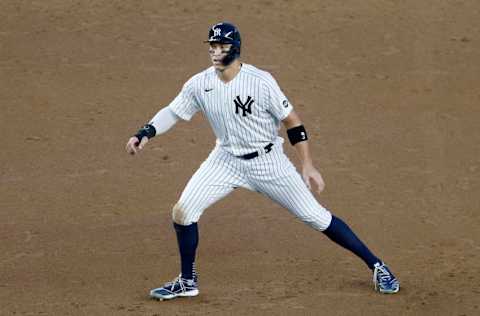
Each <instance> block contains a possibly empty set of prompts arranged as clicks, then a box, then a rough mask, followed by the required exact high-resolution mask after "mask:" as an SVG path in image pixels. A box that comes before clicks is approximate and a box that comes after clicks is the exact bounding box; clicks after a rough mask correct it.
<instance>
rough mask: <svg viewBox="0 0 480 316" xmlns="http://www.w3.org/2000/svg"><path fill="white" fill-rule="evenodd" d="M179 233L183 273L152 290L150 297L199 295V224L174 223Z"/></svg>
mask: <svg viewBox="0 0 480 316" xmlns="http://www.w3.org/2000/svg"><path fill="white" fill-rule="evenodd" d="M173 227H174V228H175V232H176V233H177V241H178V249H179V250H180V261H181V267H182V268H181V270H182V272H181V274H180V275H179V276H178V277H176V278H175V279H174V280H173V281H171V282H167V283H165V284H164V285H163V286H162V287H159V288H156V289H153V290H151V291H150V297H152V298H155V299H158V300H169V299H172V298H175V297H190V296H197V295H198V293H199V291H198V285H197V273H196V271H195V253H196V250H197V246H198V225H197V223H193V224H191V225H187V226H184V225H179V224H177V223H173Z"/></svg>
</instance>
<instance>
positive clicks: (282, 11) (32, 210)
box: [0, 0, 480, 316]
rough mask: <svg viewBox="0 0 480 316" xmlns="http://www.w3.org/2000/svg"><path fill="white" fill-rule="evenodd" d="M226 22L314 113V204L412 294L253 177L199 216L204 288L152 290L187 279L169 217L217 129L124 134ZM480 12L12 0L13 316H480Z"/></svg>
mask: <svg viewBox="0 0 480 316" xmlns="http://www.w3.org/2000/svg"><path fill="white" fill-rule="evenodd" d="M219 20H229V21H232V22H234V23H236V24H237V25H238V26H239V28H240V31H241V32H242V37H243V40H244V42H243V45H244V46H243V51H242V54H243V60H244V61H245V62H247V63H251V64H254V65H257V66H258V67H260V68H263V69H266V70H268V71H270V72H272V73H273V74H274V75H275V77H276V78H277V79H278V81H279V83H280V86H281V87H282V89H283V90H284V92H285V93H286V94H287V95H288V96H289V98H290V100H291V101H292V103H293V104H294V106H295V108H296V109H297V111H298V112H299V113H300V115H301V116H302V117H303V119H304V121H305V124H306V126H307V128H308V129H309V130H310V134H311V136H312V137H311V138H312V141H311V145H312V151H313V154H314V156H315V163H316V165H317V167H319V169H320V171H321V172H322V174H323V175H324V178H325V181H326V191H325V192H324V193H323V194H322V195H321V196H318V198H319V200H320V201H321V202H322V204H324V205H325V206H327V207H328V208H329V209H331V210H332V212H334V213H335V214H337V215H339V216H340V217H343V218H345V219H346V220H347V221H348V222H349V223H350V224H351V226H352V227H353V228H354V229H355V230H356V231H357V232H358V234H359V235H360V236H361V237H362V238H363V239H364V240H365V241H366V243H367V244H368V245H369V246H370V247H371V248H372V250H374V251H375V252H377V253H378V254H379V255H380V256H381V257H382V258H385V259H386V260H387V262H388V263H389V264H390V265H391V267H392V268H393V269H394V271H395V272H396V274H397V276H398V277H399V279H400V281H401V284H402V288H401V292H400V293H399V294H398V295H394V296H385V295H379V294H376V293H374V291H373V290H372V283H371V275H370V272H369V271H368V269H367V268H366V267H365V266H364V265H363V263H362V262H361V261H360V260H358V259H357V258H355V257H354V256H353V255H351V254H349V253H348V252H346V251H345V250H343V249H341V248H340V247H338V246H336V245H335V244H333V243H331V242H329V241H328V240H327V239H326V238H325V237H324V236H323V235H322V234H321V233H318V232H316V231H314V230H312V229H310V228H308V227H307V226H305V225H304V224H302V223H301V222H299V221H298V220H296V219H294V218H293V217H292V216H291V215H290V214H289V213H288V212H287V211H285V210H284V209H282V208H281V207H279V206H276V205H274V204H273V203H271V202H270V201H269V200H267V199H265V198H264V197H262V196H260V195H258V194H254V193H251V192H247V191H239V192H235V193H233V194H232V195H231V196H229V197H227V198H226V199H224V200H222V201H221V202H219V203H218V204H216V205H214V206H213V207H212V208H210V209H208V210H207V211H206V212H205V214H204V216H203V217H202V219H201V221H200V235H201V240H200V247H199V256H198V261H197V264H198V268H199V270H200V290H201V293H200V296H199V297H197V298H194V299H184V300H176V301H171V302H156V301H152V300H149V299H148V297H147V294H148V290H149V289H150V288H152V287H156V286H158V285H160V284H161V283H162V282H164V281H168V280H169V279H171V278H173V277H174V276H175V275H176V274H177V273H178V258H177V249H176V247H177V246H176V240H175V236H174V232H173V229H172V227H171V226H172V224H171V217H170V210H171V208H172V206H173V205H174V204H175V202H176V200H177V199H178V197H179V194H180V193H181V191H182V189H183V187H184V186H185V184H186V182H187V181H188V179H189V178H190V176H191V175H192V174H193V172H194V171H195V170H196V168H197V167H198V166H199V165H200V163H201V162H202V161H203V159H205V158H206V156H207V154H208V153H209V151H210V149H211V148H212V147H213V144H214V137H213V133H212V132H211V130H210V128H209V126H208V124H207V122H206V121H205V120H203V118H202V116H201V115H197V116H196V117H195V118H194V119H193V121H192V122H190V123H188V124H186V123H179V124H178V125H177V126H176V127H175V128H174V129H173V130H172V131H171V132H169V133H167V134H166V135H165V136H162V137H161V138H157V139H155V140H153V141H152V142H151V143H150V144H149V145H148V147H147V149H146V150H145V151H144V152H143V153H142V154H141V155H140V156H139V157H135V158H133V157H130V156H128V155H127V154H126V153H125V152H124V145H125V142H126V141H127V139H128V137H129V136H130V135H131V134H132V133H133V132H135V131H136V130H137V128H138V127H140V126H141V125H142V124H144V123H145V121H147V120H148V119H149V118H150V117H151V116H153V115H154V114H155V113H156V111H157V110H158V109H159V108H160V107H162V106H163V105H166V104H167V103H168V102H169V101H170V100H171V99H172V98H173V97H174V96H175V95H176V94H177V92H178V91H179V89H180V88H181V86H182V84H183V83H184V82H185V81H186V80H187V79H188V78H189V77H190V76H191V75H193V74H194V73H196V72H198V71H200V70H201V69H204V68H206V67H208V66H209V60H208V56H207V52H206V47H205V44H203V43H202V40H203V39H204V38H205V37H206V35H207V31H208V26H209V25H211V24H212V23H214V22H217V21H219ZM479 21H480V2H479V1H477V0H468V1H467V0H464V1H462V0H457V1H454V0H438V1H416V0H407V1H396V0H376V1H374V0H368V1H353V0H351V1H350V0H346V1H337V0H325V1H306V0H299V1H291V0H283V1H253V0H248V1H216V0H214V1H208V2H207V1H193V0H186V1H178V0H167V1H154V0H145V1H134V0H128V1H126V0H122V1H119V0H114V1H100V0H90V1H70V0H48V1H33V0H31V1H14V0H3V1H2V10H0V102H1V103H0V116H1V124H0V131H1V135H2V139H3V150H1V151H0V162H1V173H0V216H1V221H0V238H1V242H0V254H1V255H0V315H150V316H153V315H204V314H205V315H207V314H208V315H386V314H387V313H388V314H389V315H457V316H460V315H479V314H480V308H479V305H480V300H479V297H480V287H479V284H480V274H479V273H478V271H479V269H478V267H479V266H480V229H479V227H480V215H479V210H480V198H479V195H480V180H479V179H480V128H479V126H480V23H479ZM282 133H283V132H282ZM5 147H6V148H5ZM286 150H287V151H288V152H289V154H290V157H292V159H293V160H294V161H296V159H295V156H294V153H293V151H292V149H291V148H290V147H289V146H286Z"/></svg>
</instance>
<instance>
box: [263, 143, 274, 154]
mask: <svg viewBox="0 0 480 316" xmlns="http://www.w3.org/2000/svg"><path fill="white" fill-rule="evenodd" d="M272 147H273V144H272V143H270V144H268V145H267V146H265V147H263V150H264V152H265V153H266V154H268V153H269V152H271V151H272Z"/></svg>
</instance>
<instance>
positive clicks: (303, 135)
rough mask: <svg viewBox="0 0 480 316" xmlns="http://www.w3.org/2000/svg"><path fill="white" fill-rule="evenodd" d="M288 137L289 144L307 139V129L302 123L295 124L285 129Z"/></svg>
mask: <svg viewBox="0 0 480 316" xmlns="http://www.w3.org/2000/svg"><path fill="white" fill-rule="evenodd" d="M287 135H288V139H289V140H290V144H292V146H295V144H296V143H299V142H304V141H306V140H307V139H308V136H307V131H306V130H305V127H304V126H303V125H300V126H295V127H292V128H290V129H288V130H287Z"/></svg>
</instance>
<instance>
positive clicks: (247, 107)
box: [233, 95, 254, 116]
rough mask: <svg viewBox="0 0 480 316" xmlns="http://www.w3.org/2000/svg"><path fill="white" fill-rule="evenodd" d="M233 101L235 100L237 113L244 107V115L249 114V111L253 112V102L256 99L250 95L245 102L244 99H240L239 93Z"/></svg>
mask: <svg viewBox="0 0 480 316" xmlns="http://www.w3.org/2000/svg"><path fill="white" fill-rule="evenodd" d="M233 102H235V114H238V113H239V112H240V109H242V116H247V113H249V114H252V104H253V102H254V100H253V99H252V97H251V96H248V97H247V101H245V103H243V102H242V100H240V96H239V95H237V97H236V98H235V100H233Z"/></svg>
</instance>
